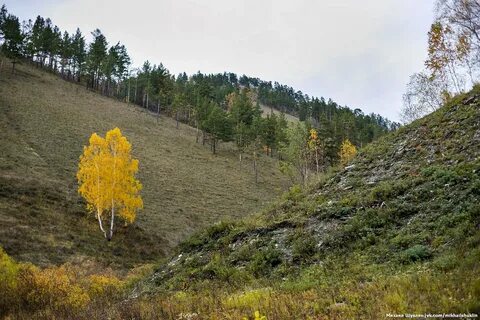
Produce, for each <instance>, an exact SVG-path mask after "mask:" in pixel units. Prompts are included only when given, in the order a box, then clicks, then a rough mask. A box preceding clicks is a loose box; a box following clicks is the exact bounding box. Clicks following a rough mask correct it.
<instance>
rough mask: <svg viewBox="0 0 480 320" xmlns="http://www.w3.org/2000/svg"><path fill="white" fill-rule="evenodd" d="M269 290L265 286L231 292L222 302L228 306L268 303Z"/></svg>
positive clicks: (241, 306)
mask: <svg viewBox="0 0 480 320" xmlns="http://www.w3.org/2000/svg"><path fill="white" fill-rule="evenodd" d="M271 292H272V290H271V289H269V288H266V289H257V290H250V291H246V292H243V293H238V294H232V295H230V296H229V297H228V298H227V299H225V301H224V303H223V304H224V305H225V306H226V307H229V308H251V307H258V306H259V305H260V303H262V304H268V303H269V301H270V295H271Z"/></svg>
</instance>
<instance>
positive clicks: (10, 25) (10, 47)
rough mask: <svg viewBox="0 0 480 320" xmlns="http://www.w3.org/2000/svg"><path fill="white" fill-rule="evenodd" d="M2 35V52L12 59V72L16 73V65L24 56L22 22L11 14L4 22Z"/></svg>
mask: <svg viewBox="0 0 480 320" xmlns="http://www.w3.org/2000/svg"><path fill="white" fill-rule="evenodd" d="M1 26H2V34H3V37H4V43H3V45H2V51H3V52H4V53H5V56H6V57H7V58H10V59H12V72H13V73H14V72H15V64H16V63H17V62H18V59H19V58H20V57H21V56H22V50H23V40H24V37H23V35H22V31H21V29H20V22H19V21H18V18H17V17H16V16H14V15H11V14H9V15H8V16H7V17H6V18H5V20H4V21H3V22H2V25H1Z"/></svg>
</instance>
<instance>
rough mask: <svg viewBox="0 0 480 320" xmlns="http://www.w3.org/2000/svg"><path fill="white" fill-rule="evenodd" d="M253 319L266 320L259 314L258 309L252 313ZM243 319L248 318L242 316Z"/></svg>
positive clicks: (246, 319)
mask: <svg viewBox="0 0 480 320" xmlns="http://www.w3.org/2000/svg"><path fill="white" fill-rule="evenodd" d="M253 319H254V320H267V317H266V316H262V315H260V312H259V311H255V313H254V314H253ZM243 320H248V318H247V317H244V318H243Z"/></svg>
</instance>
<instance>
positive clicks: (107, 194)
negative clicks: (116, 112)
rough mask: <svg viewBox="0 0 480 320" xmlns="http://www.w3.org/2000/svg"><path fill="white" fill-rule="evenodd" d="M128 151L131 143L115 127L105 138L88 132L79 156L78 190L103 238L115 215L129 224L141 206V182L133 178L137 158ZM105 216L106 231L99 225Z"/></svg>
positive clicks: (107, 233) (135, 171)
mask: <svg viewBox="0 0 480 320" xmlns="http://www.w3.org/2000/svg"><path fill="white" fill-rule="evenodd" d="M130 152H131V144H130V143H129V142H128V140H127V138H125V137H124V136H123V135H122V133H121V131H120V129H118V128H115V129H113V130H110V131H108V132H107V134H106V136H105V138H102V137H100V136H98V135H97V134H96V133H94V134H92V136H91V137H90V140H89V145H88V146H85V147H84V150H83V154H82V155H81V156H80V163H79V169H78V172H77V179H78V182H79V188H78V192H79V193H80V194H81V195H82V196H83V197H84V198H85V200H86V202H87V209H88V210H89V211H90V212H93V213H94V214H95V216H96V218H97V220H98V224H99V227H100V230H101V231H102V232H103V234H104V236H105V238H106V239H107V240H111V238H112V236H113V229H114V222H115V215H117V216H119V217H120V218H122V219H123V220H124V221H125V223H132V222H133V221H134V220H135V215H136V211H137V210H139V209H142V208H143V201H142V198H141V196H140V195H139V192H140V190H141V189H142V185H141V183H140V182H139V181H138V180H137V179H136V178H135V174H136V173H137V171H138V160H136V159H133V158H132V157H131V154H130ZM108 216H110V217H108ZM105 219H110V228H109V230H108V232H107V231H106V230H105V228H104V227H103V220H105Z"/></svg>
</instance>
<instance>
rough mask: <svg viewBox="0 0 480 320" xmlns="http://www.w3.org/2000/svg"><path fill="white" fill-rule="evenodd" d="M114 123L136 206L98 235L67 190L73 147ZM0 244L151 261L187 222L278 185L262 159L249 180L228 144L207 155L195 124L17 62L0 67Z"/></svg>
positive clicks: (29, 256) (18, 251) (198, 224)
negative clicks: (133, 171)
mask: <svg viewBox="0 0 480 320" xmlns="http://www.w3.org/2000/svg"><path fill="white" fill-rule="evenodd" d="M114 127H119V128H120V129H121V130H122V132H123V134H124V135H126V137H127V138H128V139H129V141H130V142H131V143H132V145H133V151H132V152H133V156H134V157H135V158H137V159H139V161H140V170H139V176H138V177H139V180H140V181H141V182H142V184H143V187H144V189H143V191H142V196H143V200H144V205H145V208H144V210H142V211H140V212H139V214H138V216H137V220H136V222H135V223H134V224H133V225H131V226H129V227H123V226H122V225H120V224H119V225H118V226H117V229H116V234H114V238H113V241H112V242H110V243H107V242H106V241H105V240H104V239H103V238H102V234H101V233H100V231H99V230H98V226H97V224H96V221H95V219H94V217H93V215H89V214H88V213H87V212H86V210H85V204H84V203H83V202H82V200H81V199H80V198H79V196H78V194H77V182H76V178H75V174H76V170H77V164H78V159H79V156H80V154H81V153H82V148H83V146H84V145H85V144H86V143H87V142H88V138H89V136H90V135H91V134H92V133H93V132H97V133H99V134H102V135H104V134H105V132H106V131H107V130H110V129H112V128H114ZM0 132H1V134H0V246H2V247H4V248H5V250H6V252H7V253H8V254H9V255H12V256H13V257H14V258H16V259H18V260H20V261H30V262H33V263H35V264H39V265H49V264H59V263H63V262H66V261H75V262H76V263H81V262H82V261H96V262H99V263H101V264H102V265H108V266H110V267H112V268H114V269H117V270H125V269H126V268H130V267H132V266H134V265H137V264H141V263H145V262H150V261H154V260H158V259H160V258H162V257H163V256H165V254H166V253H169V252H170V251H171V249H172V248H173V247H174V245H175V244H177V243H178V242H179V241H181V240H182V239H184V238H185V237H186V236H187V235H189V234H191V233H192V232H194V231H195V230H198V229H199V228H202V227H204V226H207V225H211V224H212V223H215V222H216V221H218V220H220V219H225V218H232V219H237V218H239V217H242V216H245V215H247V214H248V213H250V212H252V211H255V210H258V209H260V208H262V207H264V206H265V205H266V204H267V203H268V202H270V201H271V200H272V199H273V198H274V197H276V196H277V195H278V194H280V193H281V192H282V191H284V190H285V188H286V187H287V185H288V182H287V178H286V177H284V176H282V174H281V173H280V172H279V171H278V169H277V167H278V166H277V163H276V161H275V160H274V159H271V158H267V157H262V159H261V165H260V172H259V183H258V184H256V183H255V181H254V175H253V170H252V167H251V161H250V158H248V157H247V158H246V159H245V160H244V161H243V162H242V163H239V161H238V156H237V155H236V154H235V151H234V148H233V146H232V145H231V144H221V146H220V148H219V152H218V154H217V155H212V154H211V152H210V150H209V148H208V147H207V146H202V145H201V144H197V143H195V129H194V128H191V127H189V126H186V125H183V124H182V125H181V126H180V129H176V127H175V121H174V120H173V119H171V118H168V117H165V116H161V117H160V119H159V121H158V122H157V119H156V118H155V117H154V116H152V115H151V114H148V113H147V112H144V110H143V109H142V108H140V107H137V106H133V105H131V104H130V105H128V104H126V103H122V102H119V101H117V100H113V99H110V98H107V97H103V96H100V95H99V94H96V93H93V92H90V91H87V90H86V89H85V88H84V87H82V86H80V85H77V84H73V83H69V82H66V81H64V80H62V79H60V78H58V77H56V76H54V75H52V74H48V73H46V72H44V71H41V70H38V69H35V68H34V67H31V66H29V65H27V64H23V65H17V73H16V74H15V75H12V74H11V72H10V69H8V68H4V69H3V70H2V71H1V72H0Z"/></svg>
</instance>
